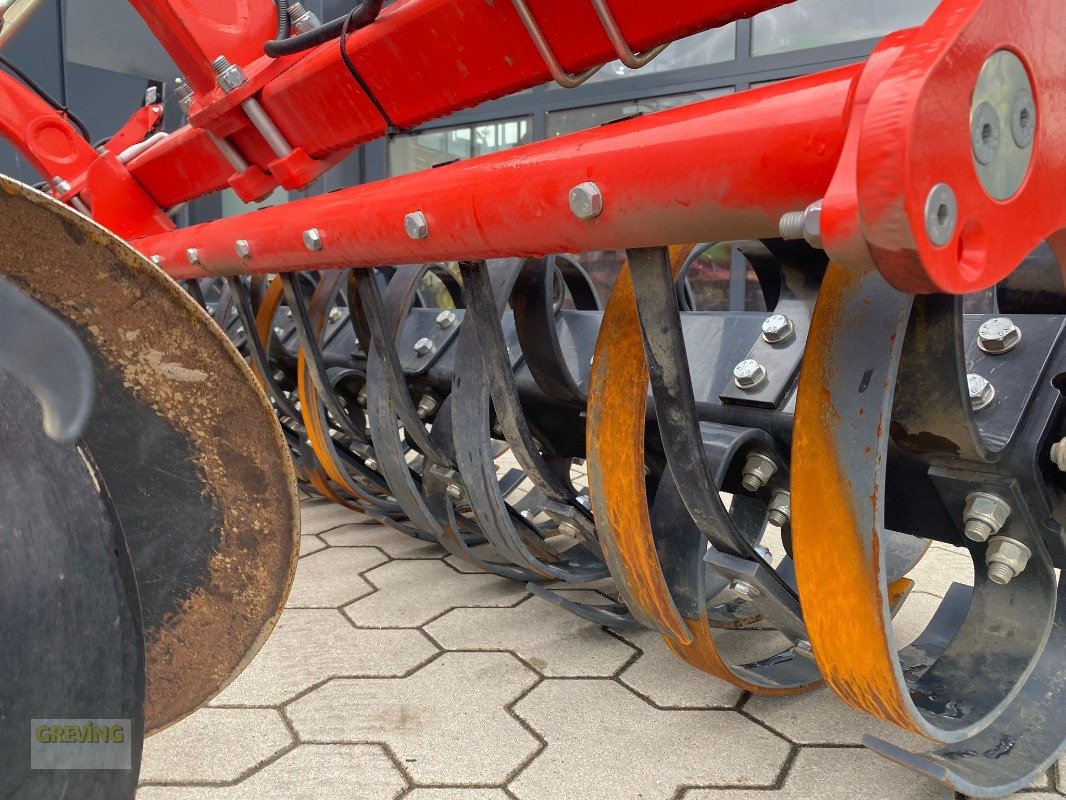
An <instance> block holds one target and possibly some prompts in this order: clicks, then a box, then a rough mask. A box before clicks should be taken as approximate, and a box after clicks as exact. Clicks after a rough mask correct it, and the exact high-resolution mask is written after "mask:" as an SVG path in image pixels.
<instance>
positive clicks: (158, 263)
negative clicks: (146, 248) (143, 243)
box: [149, 256, 163, 267]
mask: <svg viewBox="0 0 1066 800" xmlns="http://www.w3.org/2000/svg"><path fill="white" fill-rule="evenodd" d="M149 260H150V261H151V262H152V263H153V264H155V265H156V266H157V267H159V266H162V264H163V256H152V257H151V259H149Z"/></svg>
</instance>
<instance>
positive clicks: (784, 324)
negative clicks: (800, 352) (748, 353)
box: [762, 314, 794, 344]
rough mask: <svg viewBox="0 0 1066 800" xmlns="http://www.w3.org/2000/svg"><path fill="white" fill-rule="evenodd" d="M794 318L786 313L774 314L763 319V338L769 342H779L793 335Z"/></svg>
mask: <svg viewBox="0 0 1066 800" xmlns="http://www.w3.org/2000/svg"><path fill="white" fill-rule="evenodd" d="M793 330H794V327H793V325H792V320H790V319H789V318H788V317H786V316H785V315H784V314H772V315H771V316H769V317H767V318H766V319H765V320H763V323H762V338H763V340H764V341H765V342H766V343H767V344H777V343H779V342H783V341H785V339H787V338H788V337H789V336H791V335H792V331H793Z"/></svg>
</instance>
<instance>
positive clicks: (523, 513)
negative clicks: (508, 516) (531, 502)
mask: <svg viewBox="0 0 1066 800" xmlns="http://www.w3.org/2000/svg"><path fill="white" fill-rule="evenodd" d="M519 513H520V514H521V517H522V519H533V514H532V513H531V512H530V510H529V509H528V508H524V509H522V511H521V512H519Z"/></svg>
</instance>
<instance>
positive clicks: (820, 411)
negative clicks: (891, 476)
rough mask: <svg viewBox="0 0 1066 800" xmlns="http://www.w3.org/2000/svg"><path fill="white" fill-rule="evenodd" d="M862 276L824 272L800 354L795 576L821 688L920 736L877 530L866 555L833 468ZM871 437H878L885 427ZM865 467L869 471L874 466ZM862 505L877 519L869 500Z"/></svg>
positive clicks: (840, 476)
mask: <svg viewBox="0 0 1066 800" xmlns="http://www.w3.org/2000/svg"><path fill="white" fill-rule="evenodd" d="M860 277H861V273H855V272H853V271H851V270H848V269H846V268H844V267H841V266H839V265H836V264H831V265H830V267H829V270H828V271H827V272H826V276H825V280H824V281H823V283H822V287H821V289H820V292H819V296H818V305H817V308H816V311H815V315H814V319H813V320H812V322H811V329H810V334H809V337H808V340H807V349H806V350H805V351H804V362H803V369H802V372H801V375H800V385H799V396H798V399H797V402H796V418H795V427H794V434H793V447H792V481H793V491H792V514H793V517H792V531H793V534H792V540H793V553H794V558H795V563H796V577H797V581H798V583H799V589H800V597H801V601H802V603H803V612H804V619H805V621H806V623H807V629H808V632H809V633H810V639H811V644H812V645H813V648H814V653H815V657H816V659H817V661H818V666H819V667H820V668H821V670H822V674H823V675H824V676H825V679H826V682H827V683H828V684H829V685H830V686H831V687H832V688H833V690H834V691H835V692H836V693H837V695H839V696H840V697H841V698H842V699H843V700H845V701H846V702H847V703H849V704H850V705H852V706H854V707H856V708H858V709H860V710H864V711H867V712H869V713H871V714H873V715H874V716H876V717H879V718H881V719H884V720H886V721H888V722H892V723H895V724H896V725H898V726H900V727H901V728H904V729H906V730H910V731H913V732H915V733H919V732H920V731H919V730H918V729H917V726H916V725H915V724H914V722H913V721H912V719H911V714H910V712H909V698H908V697H907V695H906V692H905V688H904V687H903V686H902V685H901V682H900V681H899V680H898V679H897V674H896V672H897V669H896V665H897V661H896V653H895V652H894V650H893V648H892V646H891V637H890V631H889V630H888V629H886V624H885V614H884V610H885V609H886V608H887V607H888V603H889V601H890V597H889V596H887V594H888V593H885V592H883V589H882V586H881V583H882V576H881V574H880V553H879V550H878V532H877V531H876V530H873V531H870V532H869V533H871V534H872V541H873V547H872V548H871V549H870V550H867V548H866V547H865V546H864V544H863V543H864V541H865V538H866V537H865V535H864V534H863V533H862V532H861V531H860V530H859V525H860V523H859V521H858V520H857V519H856V517H855V516H854V515H853V514H852V508H853V504H854V500H855V498H854V497H853V487H852V483H851V480H850V478H849V475H848V473H847V471H846V470H845V469H844V468H843V467H842V465H841V464H840V462H839V461H838V460H837V451H836V448H837V435H836V431H837V429H838V427H839V425H840V416H839V414H838V413H837V410H836V409H835V407H834V405H833V399H832V394H831V392H830V389H829V387H830V386H832V385H833V370H834V365H835V363H836V361H835V355H834V352H835V350H834V346H833V343H834V341H835V340H836V337H837V336H838V335H839V331H838V322H839V318H840V314H841V313H842V307H843V304H844V300H845V298H846V297H847V296H848V295H849V293H850V292H851V291H853V289H854V288H855V283H856V282H857V280H859V278H860ZM878 435H879V436H881V435H883V422H882V423H881V425H880V426H879V428H878ZM865 467H866V468H868V469H870V470H874V469H876V465H875V463H874V461H873V460H872V459H871V460H869V461H868V463H867V464H866V465H865ZM870 502H871V504H872V505H873V507H874V510H875V512H876V509H877V505H878V502H879V499H878V497H877V494H876V492H875V493H874V494H872V495H871V497H870ZM874 518H875V519H876V513H875V516H874ZM894 586H895V585H894ZM899 588H900V587H898V586H897V587H896V590H898V589H899Z"/></svg>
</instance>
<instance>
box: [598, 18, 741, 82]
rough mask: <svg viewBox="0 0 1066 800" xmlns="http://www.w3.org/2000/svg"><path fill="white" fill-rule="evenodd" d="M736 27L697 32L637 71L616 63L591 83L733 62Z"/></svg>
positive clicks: (675, 43)
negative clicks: (721, 62)
mask: <svg viewBox="0 0 1066 800" xmlns="http://www.w3.org/2000/svg"><path fill="white" fill-rule="evenodd" d="M736 52H737V29H736V25H726V26H725V27H724V28H715V29H714V30H709V31H704V32H703V33H697V34H696V35H695V36H689V37H688V38H685V39H680V40H678V41H676V42H674V43H673V44H672V45H670V46H669V47H667V48H666V49H665V50H664V51H663V52H661V53H660V54H659V55H658V57H657V58H655V59H653V60H652V61H651V62H650V63H649V64H648V65H647V66H645V67H643V68H641V69H639V70H633V69H629V68H627V67H623V66H622V62H621V61H612V62H611V63H610V64H607V65H605V66H604V67H603V69H601V70H600V71H599V72H597V73H596V74H595V75H593V76H592V77H591V78H589V82H590V83H591V82H594V81H609V80H612V79H614V78H624V77H626V76H628V75H638V74H639V75H646V74H648V73H650V72H667V71H669V70H672V69H684V68H685V67H699V66H702V65H704V64H716V63H718V62H720V61H730V60H731V59H733V58H735V57H736Z"/></svg>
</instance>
